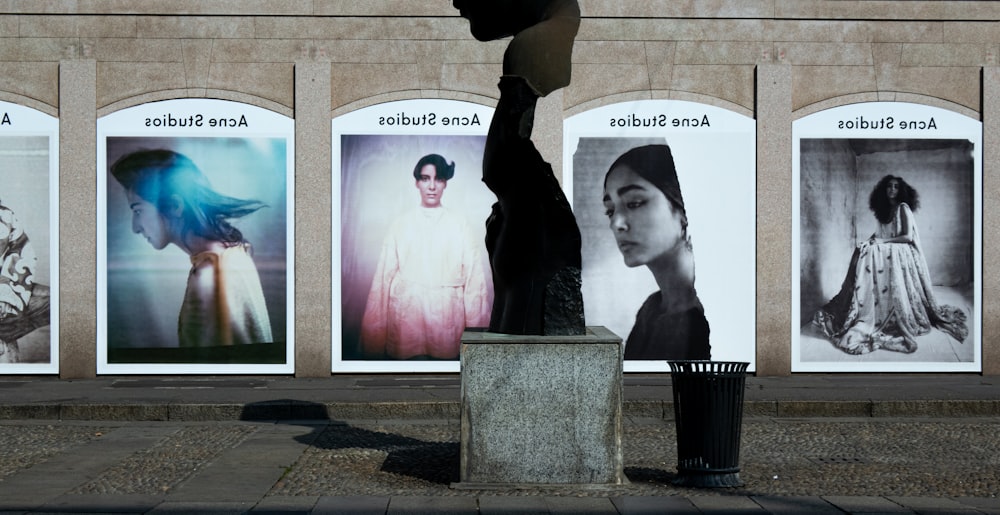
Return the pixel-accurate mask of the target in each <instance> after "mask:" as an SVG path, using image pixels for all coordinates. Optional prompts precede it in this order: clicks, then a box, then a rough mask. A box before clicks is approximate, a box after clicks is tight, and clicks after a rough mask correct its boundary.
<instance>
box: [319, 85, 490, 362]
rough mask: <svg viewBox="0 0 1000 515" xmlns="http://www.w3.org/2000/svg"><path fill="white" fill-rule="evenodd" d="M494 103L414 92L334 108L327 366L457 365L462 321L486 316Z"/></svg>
mask: <svg viewBox="0 0 1000 515" xmlns="http://www.w3.org/2000/svg"><path fill="white" fill-rule="evenodd" d="M492 112H493V110H492V109H491V108H488V107H486V106H482V105H478V104H473V103H469V102H460V101H449V100H432V99H424V100H406V101H398V102H390V103H385V104H379V105H375V106H371V107H367V108H364V109H360V110H357V111H354V112H352V113H349V114H345V115H343V116H340V117H337V118H335V119H334V120H333V122H332V124H333V125H332V127H333V152H332V154H333V173H334V180H333V181H332V182H333V198H334V199H339V202H334V205H333V230H334V235H333V241H334V245H333V247H334V252H333V254H334V255H333V274H332V275H333V278H334V279H333V280H334V284H333V296H334V297H333V306H334V311H335V313H334V327H333V349H332V355H333V363H332V367H333V371H334V372H356V371H364V372H457V371H458V369H459V362H458V357H459V349H460V345H461V335H462V332H463V331H464V330H465V329H466V328H479V327H487V326H488V325H489V317H490V310H491V308H492V299H493V282H492V278H491V274H490V267H489V260H488V256H487V253H486V246H485V223H486V218H487V217H488V216H489V214H490V210H491V207H492V205H493V203H494V202H495V201H496V197H495V196H494V195H493V193H492V192H490V191H489V189H488V188H487V187H486V185H485V184H483V182H482V162H483V149H484V147H485V143H486V132H487V129H488V128H489V123H490V119H491V117H492ZM338 308H339V309H338Z"/></svg>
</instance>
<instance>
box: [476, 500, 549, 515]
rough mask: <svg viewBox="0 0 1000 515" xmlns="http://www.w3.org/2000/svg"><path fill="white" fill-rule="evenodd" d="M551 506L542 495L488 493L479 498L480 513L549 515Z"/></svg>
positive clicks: (485, 514)
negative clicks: (525, 495)
mask: <svg viewBox="0 0 1000 515" xmlns="http://www.w3.org/2000/svg"><path fill="white" fill-rule="evenodd" d="M548 513H549V506H548V504H546V503H545V499H544V498H542V497H534V496H532V497H518V496H511V495H486V496H481V497H480V498H479V514H480V515H514V514H517V515H547V514H548Z"/></svg>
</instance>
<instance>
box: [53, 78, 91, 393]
mask: <svg viewBox="0 0 1000 515" xmlns="http://www.w3.org/2000/svg"><path fill="white" fill-rule="evenodd" d="M96 168H97V62H96V61H94V60H93V59H70V60H65V61H62V62H60V63H59V234H60V237H59V241H60V244H59V269H60V272H59V278H60V280H59V375H60V377H62V378H63V379H83V378H92V377H95V376H96V375H97V345H96V338H97V318H96V317H97V306H96V299H97V296H96V292H95V290H94V287H95V285H96V284H97V254H96V250H95V248H96V247H95V246H96V241H97V232H96V226H95V221H96V220H97V189H96V184H97V178H96Z"/></svg>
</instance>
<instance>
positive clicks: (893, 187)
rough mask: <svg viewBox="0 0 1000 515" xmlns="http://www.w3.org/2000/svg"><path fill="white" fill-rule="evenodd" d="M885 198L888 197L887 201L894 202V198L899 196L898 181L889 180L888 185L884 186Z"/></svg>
mask: <svg viewBox="0 0 1000 515" xmlns="http://www.w3.org/2000/svg"><path fill="white" fill-rule="evenodd" d="M885 196H886V197H888V198H889V200H896V197H898V196H899V180H897V179H890V180H889V183H888V184H886V185H885Z"/></svg>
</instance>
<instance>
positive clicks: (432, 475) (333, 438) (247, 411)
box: [240, 399, 461, 485]
mask: <svg viewBox="0 0 1000 515" xmlns="http://www.w3.org/2000/svg"><path fill="white" fill-rule="evenodd" d="M240 420H247V421H276V422H277V423H279V424H295V425H303V426H307V427H312V428H313V430H312V432H310V433H309V434H306V435H301V436H297V437H295V440H296V441H299V442H302V443H304V444H307V445H310V446H313V447H316V448H318V449H371V450H376V451H381V452H385V453H386V454H387V456H386V458H385V460H384V461H383V463H382V467H381V470H382V471H383V472H387V473H391V474H399V475H404V476H409V477H413V478H416V479H421V480H423V481H428V482H431V483H437V484H443V485H449V484H451V483H455V482H458V481H459V467H460V453H461V451H460V445H459V442H428V441H424V440H420V439H417V438H411V437H408V436H402V435H398V434H393V433H389V432H381V431H371V430H368V429H362V428H358V427H354V426H351V425H350V424H347V423H346V422H343V421H338V420H333V419H331V418H330V417H329V414H328V413H327V408H326V406H324V405H322V404H319V403H314V402H307V401H297V400H291V399H280V400H273V401H264V402H254V403H249V404H246V405H245V406H244V407H243V410H242V412H241V413H240Z"/></svg>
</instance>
